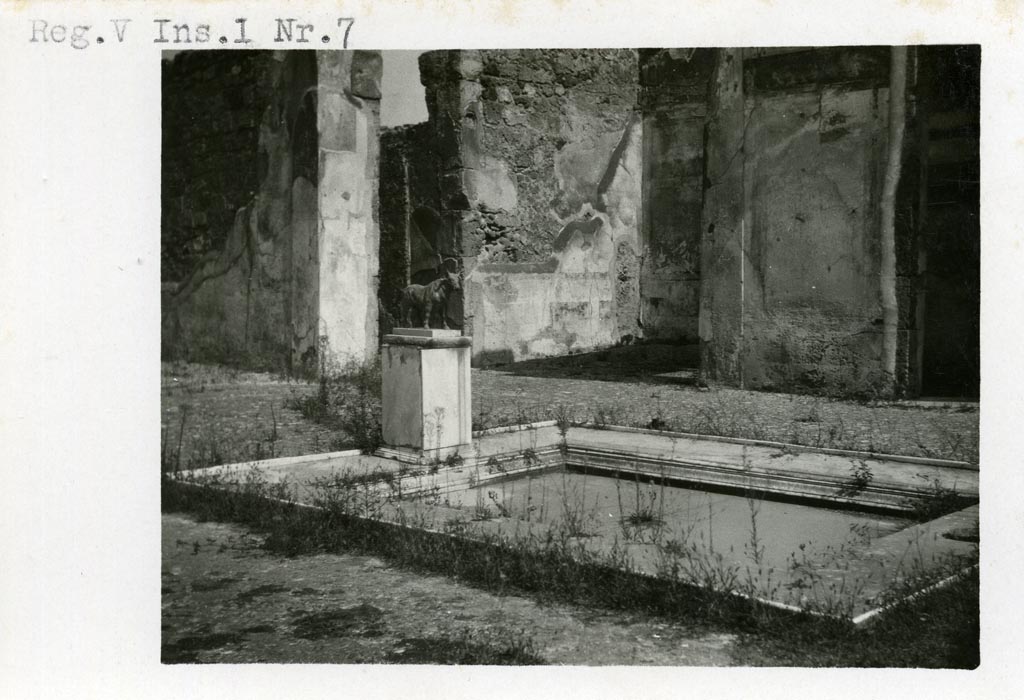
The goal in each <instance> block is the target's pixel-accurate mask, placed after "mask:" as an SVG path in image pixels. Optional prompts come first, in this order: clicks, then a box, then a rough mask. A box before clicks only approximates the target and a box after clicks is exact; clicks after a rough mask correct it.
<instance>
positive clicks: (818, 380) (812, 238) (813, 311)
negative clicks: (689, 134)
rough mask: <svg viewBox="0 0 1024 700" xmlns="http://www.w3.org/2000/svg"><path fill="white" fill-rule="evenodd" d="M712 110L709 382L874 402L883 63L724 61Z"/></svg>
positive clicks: (884, 59) (839, 53)
mask: <svg viewBox="0 0 1024 700" xmlns="http://www.w3.org/2000/svg"><path fill="white" fill-rule="evenodd" d="M718 58H719V60H718V64H717V67H716V76H717V80H716V82H715V83H714V93H713V95H712V98H711V101H712V103H711V116H710V118H709V128H708V161H709V162H708V175H707V178H708V190H707V193H706V195H705V209H704V214H705V215H704V221H703V224H702V225H703V227H704V229H705V241H704V255H703V259H702V263H703V264H702V270H701V273H702V301H701V336H702V340H703V341H704V344H705V350H704V353H703V361H704V365H705V370H706V371H707V372H708V373H709V374H710V375H711V376H713V377H717V378H719V379H723V380H725V381H729V382H734V383H739V384H741V385H743V386H746V387H750V388H765V389H772V388H775V389H786V390H796V391H821V392H827V393H832V394H857V393H871V392H872V391H875V390H877V389H878V388H879V387H882V386H884V379H885V377H884V369H883V367H882V364H881V351H882V336H881V334H882V312H881V300H880V281H879V272H880V261H879V256H880V229H879V197H880V189H881V183H882V178H883V175H884V167H885V148H886V141H887V135H888V125H887V113H888V105H887V99H888V87H887V86H888V79H889V50H888V48H885V47H879V48H849V49H845V48H842V49H815V50H805V51H793V50H782V51H779V50H756V49H755V50H742V51H741V50H723V51H721V52H719V56H718Z"/></svg>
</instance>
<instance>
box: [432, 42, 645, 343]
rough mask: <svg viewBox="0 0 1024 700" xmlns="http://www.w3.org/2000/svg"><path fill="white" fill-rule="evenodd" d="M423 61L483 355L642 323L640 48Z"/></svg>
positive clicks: (590, 338) (629, 331)
mask: <svg viewBox="0 0 1024 700" xmlns="http://www.w3.org/2000/svg"><path fill="white" fill-rule="evenodd" d="M421 72H422V77H423V82H424V85H425V86H426V88H427V100H428V110H429V112H430V115H431V123H432V125H433V128H434V130H435V131H434V137H435V139H436V141H435V143H436V144H437V145H438V149H439V153H438V162H439V165H440V173H439V181H440V189H441V206H442V212H441V215H442V218H443V220H444V221H445V222H446V225H447V226H448V227H450V230H451V231H452V236H453V238H454V239H455V240H454V241H453V242H456V243H457V244H458V246H459V248H460V250H461V253H462V256H463V265H464V269H465V273H466V284H465V299H464V304H465V314H464V323H465V328H466V331H467V333H468V334H471V335H472V336H473V338H474V341H473V342H474V347H473V354H474V359H475V361H477V362H506V361H510V360H519V359H525V358H529V357H538V356H546V355H559V354H567V353H570V352H575V351H583V350H588V349H592V348H595V347H600V346H607V345H611V344H614V343H615V342H617V341H619V340H620V339H622V338H624V337H635V336H636V335H638V334H639V324H638V321H639V263H640V260H639V228H640V219H641V207H640V182H641V150H642V130H643V125H642V123H641V120H640V119H639V115H638V112H637V109H636V104H637V88H638V83H637V56H636V52H634V51H629V50H613V51H598V50H550V51H549V50H523V51H509V50H501V51H497V50H495V51H479V52H477V51H466V52H431V53H428V54H424V56H423V57H421Z"/></svg>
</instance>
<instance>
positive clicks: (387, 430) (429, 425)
mask: <svg viewBox="0 0 1024 700" xmlns="http://www.w3.org/2000/svg"><path fill="white" fill-rule="evenodd" d="M471 345H472V338H469V337H465V336H462V335H461V334H460V332H459V331H453V330H439V329H426V328H424V329H419V328H415V329H403V328H396V329H395V332H394V333H393V334H390V335H386V336H384V344H383V346H382V348H381V372H382V375H383V376H382V393H381V402H382V409H383V438H384V444H385V447H383V448H381V451H380V452H379V454H380V455H381V456H388V457H393V458H396V459H399V460H401V461H404V462H411V463H433V462H435V461H444V460H445V459H447V458H449V457H450V456H451V455H453V454H456V453H460V454H462V455H463V456H465V455H467V454H468V453H469V451H470V448H471V445H472V441H473V437H472V408H471V397H470V378H469V365H470V352H471V350H470V347H471Z"/></svg>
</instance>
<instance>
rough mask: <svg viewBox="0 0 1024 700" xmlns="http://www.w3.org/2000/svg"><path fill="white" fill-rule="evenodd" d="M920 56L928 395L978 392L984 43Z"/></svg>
mask: <svg viewBox="0 0 1024 700" xmlns="http://www.w3.org/2000/svg"><path fill="white" fill-rule="evenodd" d="M920 59H921V60H920V62H919V70H920V75H919V79H920V86H921V103H920V106H921V117H922V119H923V120H925V122H924V129H923V131H924V135H925V143H924V144H923V146H924V149H923V153H922V155H923V156H924V163H923V173H922V174H923V175H924V177H923V178H922V179H923V183H922V186H923V192H922V203H923V205H924V206H923V210H922V216H921V228H920V238H919V242H920V245H919V255H918V274H919V279H920V285H919V290H920V291H919V300H918V321H919V328H921V329H922V331H923V338H922V343H921V344H920V346H919V348H918V352H919V358H918V360H919V362H918V367H919V371H920V380H921V383H920V387H921V394H922V395H923V396H931V397H956V398H976V397H977V396H978V393H979V386H980V381H979V377H980V374H979V359H980V323H979V320H980V310H981V309H980V298H981V297H980V282H981V266H980V259H981V258H980V252H981V235H980V226H979V205H980V202H979V170H980V169H979V153H978V144H979V138H978V136H979V121H980V120H979V116H980V74H981V47H980V46H929V47H921V53H920Z"/></svg>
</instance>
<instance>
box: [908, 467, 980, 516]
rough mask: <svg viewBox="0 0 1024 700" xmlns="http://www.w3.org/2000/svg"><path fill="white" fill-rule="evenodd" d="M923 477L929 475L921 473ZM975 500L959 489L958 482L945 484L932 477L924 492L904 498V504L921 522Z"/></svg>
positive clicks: (962, 506) (958, 508)
mask: <svg viewBox="0 0 1024 700" xmlns="http://www.w3.org/2000/svg"><path fill="white" fill-rule="evenodd" d="M921 478H927V477H925V476H923V475H921ZM973 502H974V501H973V499H970V498H967V497H966V496H964V495H963V494H961V493H960V492H958V491H957V489H956V484H954V485H953V486H944V485H942V483H940V482H939V480H938V479H932V481H931V483H930V484H929V486H928V489H927V490H926V491H925V492H924V493H922V494H921V495H920V496H916V497H913V498H907V499H904V500H903V505H904V506H905V507H906V508H908V509H909V511H910V517H911V518H913V519H914V520H916V521H917V522H919V523H926V522H928V521H929V520H934V519H935V518H939V517H942V516H943V515H947V514H949V513H954V512H956V511H958V510H960V509H962V508H965V507H966V506H968V505H970V504H971V503H973Z"/></svg>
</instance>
